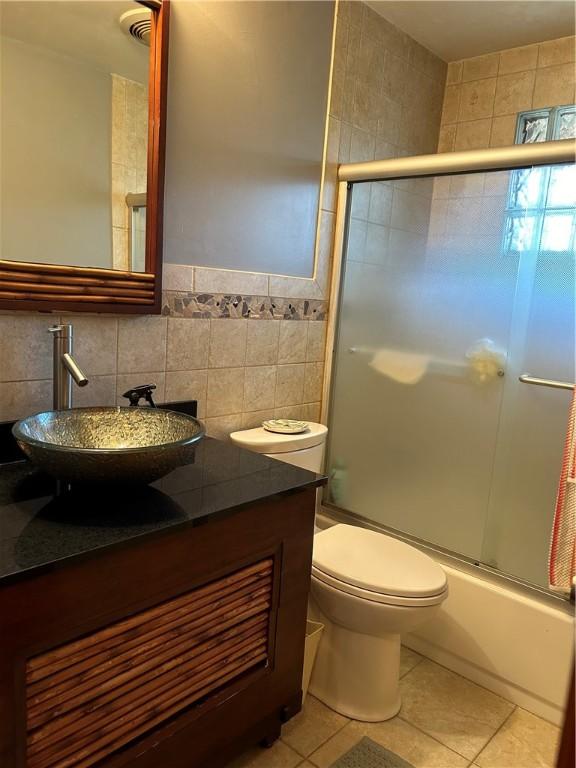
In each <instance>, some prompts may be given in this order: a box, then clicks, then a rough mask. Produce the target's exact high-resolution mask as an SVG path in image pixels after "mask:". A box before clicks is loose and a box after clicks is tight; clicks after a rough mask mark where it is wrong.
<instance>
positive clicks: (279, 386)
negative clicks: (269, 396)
mask: <svg viewBox="0 0 576 768" xmlns="http://www.w3.org/2000/svg"><path fill="white" fill-rule="evenodd" d="M304 369H305V365H304V364H303V363H302V364H299V365H279V366H278V370H277V375H276V398H275V406H276V407H281V406H284V405H297V404H298V403H301V402H302V397H303V394H304Z"/></svg>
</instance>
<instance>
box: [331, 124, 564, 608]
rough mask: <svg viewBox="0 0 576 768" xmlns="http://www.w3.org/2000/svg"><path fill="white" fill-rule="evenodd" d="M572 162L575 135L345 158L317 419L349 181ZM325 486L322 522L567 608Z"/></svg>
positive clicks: (334, 323) (339, 278)
mask: <svg viewBox="0 0 576 768" xmlns="http://www.w3.org/2000/svg"><path fill="white" fill-rule="evenodd" d="M574 162H576V139H563V140H560V141H546V142H539V143H534V144H514V145H512V146H510V147H500V148H495V149H477V150H471V151H465V152H446V153H441V154H434V155H415V156H413V157H400V158H392V159H389V160H373V161H370V162H364V163H346V164H343V165H340V166H339V167H338V201H337V207H336V221H335V227H334V243H333V252H332V283H331V290H330V311H329V313H328V327H327V338H326V363H325V367H324V380H323V389H322V411H321V421H322V423H323V424H328V419H329V416H330V407H331V402H332V397H333V391H334V377H333V371H334V355H335V352H336V341H337V338H338V332H339V322H340V320H339V319H340V305H341V299H342V290H343V268H344V265H345V258H346V249H347V242H348V237H347V236H348V222H349V220H350V216H349V213H350V210H349V209H350V206H351V202H352V195H351V194H350V192H351V190H352V187H353V184H355V183H362V182H371V181H388V180H393V179H396V180H398V179H409V178H426V177H433V176H452V175H457V174H470V173H482V172H487V171H511V170H515V169H519V168H527V167H534V166H540V165H562V164H566V163H574ZM323 493H325V489H324V490H323V491H320V492H319V494H318V499H319V513H320V516H321V517H324V518H325V519H326V522H327V523H328V524H330V523H335V522H353V523H355V524H356V525H360V526H362V527H366V528H371V529H372V530H377V531H382V532H384V533H387V534H389V535H391V536H393V537H394V538H397V539H400V540H402V541H406V542H407V543H410V544H414V545H416V546H417V547H419V548H420V549H423V550H425V551H428V552H429V553H431V554H432V555H434V556H435V557H436V558H438V559H440V560H444V561H445V562H446V563H448V564H452V565H453V566H454V567H456V568H457V569H459V570H464V571H466V572H469V573H472V574H474V575H476V576H480V577H481V578H484V579H487V580H492V581H495V582H500V583H506V584H507V585H508V586H513V587H515V588H517V589H519V590H520V591H524V592H528V593H530V594H535V593H537V594H538V596H539V597H540V598H542V599H544V600H545V601H546V602H550V603H551V604H552V605H554V606H555V607H560V608H564V609H565V610H569V611H570V613H572V607H571V605H570V601H569V600H567V599H566V598H565V597H563V596H561V595H558V594H555V593H553V592H551V591H550V590H547V589H545V588H544V587H540V586H538V585H536V584H532V583H531V582H528V581H525V580H524V579H521V578H519V577H517V576H513V575H512V574H507V573H503V572H500V571H498V570H496V569H494V568H491V567H490V566H488V565H485V564H484V563H481V562H479V561H477V560H474V559H472V558H468V557H466V556H465V555H462V554H459V553H457V552H453V551H451V550H448V549H444V548H442V547H440V546H438V545H435V544H431V543H430V542H428V541H426V540H424V539H419V538H418V537H416V536H412V535H410V534H407V533H404V532H403V531H399V530H397V529H395V528H390V527H388V526H386V525H384V524H382V523H378V522H375V521H374V520H370V519H369V518H366V517H363V516H362V515H357V514H356V513H354V512H350V511H348V510H344V509H342V508H340V507H338V506H337V505H335V504H332V503H331V502H328V501H326V500H324V498H323Z"/></svg>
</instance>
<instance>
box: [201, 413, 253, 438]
mask: <svg viewBox="0 0 576 768" xmlns="http://www.w3.org/2000/svg"><path fill="white" fill-rule="evenodd" d="M242 418H243V417H242V414H241V413H234V414H231V415H229V416H218V417H216V418H210V419H204V425H205V427H206V434H207V435H208V437H215V438H216V439H217V440H226V439H227V438H228V436H229V435H230V433H231V432H238V430H240V429H244V427H243V424H242Z"/></svg>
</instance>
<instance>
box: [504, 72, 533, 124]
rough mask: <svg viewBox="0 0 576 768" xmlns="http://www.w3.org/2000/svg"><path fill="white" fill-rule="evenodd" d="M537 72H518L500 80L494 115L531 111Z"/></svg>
mask: <svg viewBox="0 0 576 768" xmlns="http://www.w3.org/2000/svg"><path fill="white" fill-rule="evenodd" d="M535 77H536V72H535V71H534V70H529V71H528V72H518V73H517V74H512V75H504V76H503V77H499V78H498V84H497V86H496V95H495V97H494V114H495V115H510V114H512V113H517V112H522V111H524V110H525V109H530V107H531V106H532V92H533V90H534V80H535Z"/></svg>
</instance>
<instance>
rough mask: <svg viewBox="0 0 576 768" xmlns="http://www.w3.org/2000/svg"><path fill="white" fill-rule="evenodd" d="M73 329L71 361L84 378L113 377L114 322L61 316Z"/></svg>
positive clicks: (84, 317)
mask: <svg viewBox="0 0 576 768" xmlns="http://www.w3.org/2000/svg"><path fill="white" fill-rule="evenodd" d="M60 319H61V321H62V322H63V323H72V325H73V326H74V357H75V358H76V360H77V362H78V365H79V366H80V367H81V368H82V370H84V372H85V373H86V375H87V376H89V377H90V376H96V375H98V376H100V375H104V374H112V373H116V363H117V351H118V320H117V319H116V318H115V317H106V316H105V315H100V316H94V315H63V316H62V317H61V318H60Z"/></svg>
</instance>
